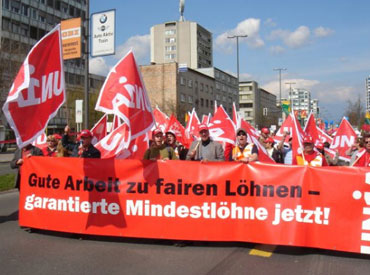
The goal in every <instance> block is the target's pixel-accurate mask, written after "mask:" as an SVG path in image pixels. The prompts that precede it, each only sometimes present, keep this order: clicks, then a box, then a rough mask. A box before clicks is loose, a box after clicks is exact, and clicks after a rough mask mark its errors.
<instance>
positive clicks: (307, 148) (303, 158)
mask: <svg viewBox="0 0 370 275" xmlns="http://www.w3.org/2000/svg"><path fill="white" fill-rule="evenodd" d="M314 147H315V146H314V141H313V138H312V137H311V136H309V135H307V136H305V137H304V138H303V152H302V154H299V155H297V164H298V165H304V166H313V167H321V166H326V165H327V164H326V161H325V159H324V157H323V155H322V154H321V153H320V152H318V151H315V150H314Z"/></svg>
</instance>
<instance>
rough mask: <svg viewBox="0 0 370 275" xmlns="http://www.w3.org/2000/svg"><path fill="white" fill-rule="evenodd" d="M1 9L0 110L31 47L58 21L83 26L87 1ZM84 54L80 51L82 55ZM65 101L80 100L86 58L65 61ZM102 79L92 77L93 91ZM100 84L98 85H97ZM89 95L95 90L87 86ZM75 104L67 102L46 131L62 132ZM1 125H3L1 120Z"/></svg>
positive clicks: (32, 1) (56, 0)
mask: <svg viewBox="0 0 370 275" xmlns="http://www.w3.org/2000/svg"><path fill="white" fill-rule="evenodd" d="M1 3H2V7H1V11H0V12H1V13H0V16H1V20H0V22H1V25H0V26H1V32H0V38H1V43H0V47H1V51H0V107H2V106H3V104H4V102H5V100H6V97H7V95H8V92H9V88H10V85H11V84H12V82H13V79H14V77H15V76H16V74H17V72H18V70H19V68H20V66H21V64H22V62H23V61H24V59H25V57H26V55H27V53H28V52H29V50H30V49H31V47H32V46H33V45H35V44H36V42H37V41H38V40H40V39H41V38H42V37H43V36H44V35H45V34H46V33H47V32H49V31H50V30H51V29H52V28H54V27H55V26H56V25H57V24H59V23H60V22H61V20H64V19H69V18H76V17H81V19H82V22H85V19H86V12H87V3H86V0H2V2H1ZM85 33H86V32H85V26H82V30H81V34H82V41H81V42H82V49H85V45H86V42H85V41H86V40H85V39H84V34H85ZM83 52H84V51H83V50H82V53H83ZM64 70H65V81H66V91H67V99H77V98H79V99H82V98H83V96H79V95H80V94H81V95H82V94H83V86H84V78H85V76H84V75H85V55H84V54H83V56H82V58H78V59H71V60H65V61H64ZM103 81H104V79H103V78H100V77H99V76H93V77H92V79H90V83H91V82H93V83H94V85H95V86H96V87H98V86H99V85H100V86H101V84H102V83H103ZM97 83H99V85H98V84H97ZM90 88H91V89H90V90H89V91H90V92H94V91H98V88H92V87H91V86H90ZM73 110H74V103H73V104H72V102H69V104H68V103H67V104H65V105H64V106H62V107H61V109H60V110H59V112H58V114H57V116H56V117H55V118H54V119H52V120H51V121H50V122H49V127H51V128H58V129H62V128H64V126H65V125H66V124H67V122H68V120H70V118H71V117H73V113H74V111H73ZM1 121H2V122H1V123H2V124H3V125H6V120H5V118H4V117H2V119H1Z"/></svg>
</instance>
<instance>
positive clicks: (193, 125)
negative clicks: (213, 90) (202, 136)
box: [185, 109, 200, 139]
mask: <svg viewBox="0 0 370 275" xmlns="http://www.w3.org/2000/svg"><path fill="white" fill-rule="evenodd" d="M199 124H200V123H199V118H198V116H197V113H196V112H195V109H193V110H192V112H191V114H190V118H189V121H188V124H187V125H186V128H185V134H186V138H187V139H194V137H195V138H199V130H198V127H199Z"/></svg>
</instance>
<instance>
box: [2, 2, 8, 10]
mask: <svg viewBox="0 0 370 275" xmlns="http://www.w3.org/2000/svg"><path fill="white" fill-rule="evenodd" d="M3 7H4V8H5V9H7V10H8V9H9V0H3Z"/></svg>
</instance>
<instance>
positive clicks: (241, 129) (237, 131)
mask: <svg viewBox="0 0 370 275" xmlns="http://www.w3.org/2000/svg"><path fill="white" fill-rule="evenodd" d="M240 132H243V133H244V134H245V135H247V131H246V130H245V129H244V128H239V129H238V130H236V134H237V135H238V134H239V133H240Z"/></svg>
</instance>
